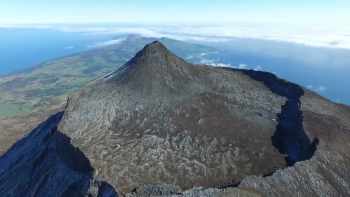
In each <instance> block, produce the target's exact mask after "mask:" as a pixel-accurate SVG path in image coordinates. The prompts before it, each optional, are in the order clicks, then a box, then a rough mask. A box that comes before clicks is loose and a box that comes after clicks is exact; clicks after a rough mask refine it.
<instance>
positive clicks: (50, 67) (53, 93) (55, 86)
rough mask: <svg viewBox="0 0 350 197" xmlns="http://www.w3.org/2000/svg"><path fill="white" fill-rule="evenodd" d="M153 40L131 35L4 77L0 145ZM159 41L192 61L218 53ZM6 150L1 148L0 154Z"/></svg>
mask: <svg viewBox="0 0 350 197" xmlns="http://www.w3.org/2000/svg"><path fill="white" fill-rule="evenodd" d="M154 40H157V39H156V38H145V37H141V36H137V35H130V36H129V37H128V38H127V39H126V40H124V41H122V42H121V43H120V44H116V45H110V46H105V47H101V48H97V49H93V50H89V51H85V52H80V53H76V54H72V55H68V56H65V57H60V58H56V59H52V60H48V61H44V62H40V63H38V64H35V65H32V66H29V67H27V68H24V69H21V70H18V71H16V72H14V73H11V74H8V75H6V76H5V77H1V78H0V92H1V95H0V111H1V113H0V127H1V128H2V129H1V134H2V135H1V137H0V143H1V141H2V140H4V139H12V137H13V140H14V141H12V140H10V141H11V143H13V142H15V141H16V140H17V139H18V136H17V135H18V132H20V133H21V134H20V136H23V134H24V133H25V132H26V131H29V130H31V129H33V128H34V127H35V126H37V124H38V123H40V122H42V121H43V120H44V119H45V117H47V116H48V115H49V114H52V113H56V112H57V111H59V110H60V109H62V108H63V107H64V105H65V103H66V100H67V95H68V94H70V93H71V92H73V91H74V90H76V89H78V88H80V87H81V86H83V85H84V84H86V83H88V82H89V81H91V80H93V79H95V78H97V77H99V76H103V75H105V74H107V73H109V72H111V71H113V70H116V69H118V68H119V67H120V66H121V65H123V64H124V63H125V62H126V61H127V60H129V59H130V58H132V57H133V56H134V55H135V54H136V52H137V51H139V50H141V49H142V48H143V47H144V46H145V45H146V44H147V43H150V42H152V41H154ZM159 40H161V41H162V43H164V44H165V45H166V46H167V47H168V48H169V49H171V50H172V51H173V52H174V53H175V54H176V55H178V56H180V57H182V58H184V59H186V60H187V61H189V62H195V61H198V60H199V56H200V54H201V53H209V52H215V51H218V50H217V49H215V48H212V47H208V46H203V45H198V44H191V43H186V42H181V41H177V40H173V39H169V38H161V39H159ZM23 120H25V121H23ZM13 135H16V136H13ZM11 136H12V137H11ZM1 144H3V143H1ZM3 148H4V146H1V148H0V154H1V152H2V151H3ZM7 148H8V147H7Z"/></svg>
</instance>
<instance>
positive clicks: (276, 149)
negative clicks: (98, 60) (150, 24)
mask: <svg viewBox="0 0 350 197" xmlns="http://www.w3.org/2000/svg"><path fill="white" fill-rule="evenodd" d="M62 115H63V113H60V114H56V115H55V116H53V117H51V118H49V119H48V120H47V121H46V122H44V123H43V124H41V125H40V126H39V127H38V128H37V129H36V130H34V131H32V132H31V133H30V134H29V135H28V137H26V138H24V140H21V141H19V142H18V143H16V144H15V145H14V146H13V148H11V149H10V151H8V152H7V153H6V154H5V155H4V156H3V157H1V158H0V164H1V165H2V166H4V168H3V169H6V170H2V171H0V182H4V183H6V184H4V185H0V194H2V195H1V196H10V194H14V193H15V194H18V196H34V195H35V194H43V195H42V196H45V195H44V194H45V193H46V192H47V191H48V190H50V189H51V188H54V186H55V191H54V192H55V193H56V194H57V195H65V194H71V193H72V192H75V193H76V194H82V195H83V194H87V193H90V194H91V195H92V196H105V195H99V194H100V192H101V193H103V194H108V193H112V194H113V195H115V191H114V189H116V190H117V191H118V192H120V193H122V192H126V193H129V192H131V191H134V192H136V193H137V194H138V195H140V196H150V195H155V194H159V195H167V194H169V195H170V194H174V193H178V192H182V191H183V190H185V189H189V188H193V187H196V186H202V187H205V188H212V187H215V188H216V189H208V190H203V192H207V193H206V195H207V196H222V195H224V194H227V195H231V194H232V195H236V194H237V195H238V196H241V195H240V193H239V192H249V191H252V193H254V194H261V195H262V196H280V195H285V196H288V195H291V192H294V191H296V192H297V193H298V194H297V195H299V192H303V193H305V194H307V195H308V196H312V195H314V193H315V192H317V194H319V193H322V194H324V196H326V195H328V196H340V195H343V196H348V195H347V194H349V193H350V192H349V189H348V188H347V187H346V185H345V184H344V182H346V181H348V182H349V177H350V172H349V171H348V170H347V166H348V164H349V163H350V160H349V158H350V157H348V150H349V143H348V141H349V140H350V137H349V135H348V134H347V133H346V132H344V131H347V129H349V128H348V126H346V124H347V123H346V122H349V121H350V119H349V117H350V115H349V112H347V111H346V110H343V107H341V106H340V105H335V104H333V103H331V102H329V101H327V100H325V99H323V98H322V97H320V96H317V95H316V96H315V94H314V93H312V92H310V91H308V90H306V89H303V88H302V87H300V86H298V85H296V84H293V83H290V82H287V81H284V80H282V79H279V78H277V77H276V76H274V75H272V74H270V73H266V72H255V71H248V70H236V69H231V68H217V67H210V66H204V65H191V64H188V63H187V62H185V61H183V60H182V59H181V58H179V57H177V56H175V55H174V54H173V53H171V52H170V51H168V50H167V49H166V48H165V47H164V45H162V44H161V43H160V42H157V41H156V42H153V43H151V44H148V45H147V46H146V47H144V48H143V49H142V50H141V51H140V52H139V53H137V54H136V56H135V57H134V58H133V59H131V60H130V61H129V62H127V63H126V64H125V65H124V66H123V67H122V68H120V69H118V70H117V71H116V72H114V73H111V74H109V75H107V76H105V77H103V78H100V79H98V80H95V81H93V82H91V83H89V84H87V85H86V86H84V87H83V88H81V89H80V90H78V91H75V92H74V93H72V94H71V95H70V96H69V100H68V104H67V107H66V109H65V111H64V115H63V116H62ZM339 117H340V118H339ZM61 118H62V120H61ZM334 125H337V126H334ZM349 131H350V129H349ZM330 135H331V136H330ZM315 137H318V139H315V140H313V141H312V143H311V141H310V139H313V138H315ZM319 142H320V145H319V146H318V144H319ZM72 145H73V146H72ZM316 150H317V154H315V155H314V153H315V152H316ZM335 153H336V154H335ZM19 156H20V159H17V157H19ZM310 158H311V160H312V162H303V163H301V164H300V165H299V164H297V165H294V166H293V167H290V168H288V169H285V170H280V171H277V172H276V170H277V169H280V168H284V167H287V166H291V165H293V164H294V163H295V162H300V161H303V160H308V159H310ZM334 160H337V161H339V162H340V163H341V164H342V165H338V164H336V165H333V163H334V162H331V161H334ZM77 161H78V162H77ZM75 163H80V164H84V165H73V164H75ZM17 169H20V171H18V170H17ZM56 169H61V171H60V172H57V170H56ZM275 172H276V173H275ZM272 173H274V174H273V175H272V176H269V175H271V174H272ZM68 175H69V176H68ZM78 175H79V176H78ZM251 175H255V176H251ZM263 175H266V177H256V176H263ZM62 177H63V178H65V179H62ZM318 177H321V178H319V179H317V180H316V178H318ZM333 177H335V178H333ZM338 177H343V178H344V179H339V178H338ZM10 178H11V179H10ZM328 179H331V181H329V182H328V181H327V180H328ZM8 180H10V181H8ZM62 180H64V181H62ZM241 180H242V182H241V184H240V185H239V187H237V188H229V189H227V190H226V191H227V192H226V193H225V190H221V189H220V188H225V187H234V186H236V185H237V183H239V181H241ZM300 180H302V182H303V184H300ZM101 181H102V182H101ZM104 181H105V182H104ZM316 182H317V185H319V186H317V187H315V183H316ZM276 183H278V184H276ZM57 185H59V186H57ZM149 185H151V186H149ZM152 185H153V186H152ZM154 185H156V186H154ZM148 186H149V187H148ZM315 188H317V189H315ZM334 188H336V189H334ZM51 190H52V189H51ZM97 190H98V194H97ZM153 192H155V193H153ZM189 192H197V191H193V190H190V191H189ZM199 192H202V190H201V191H198V193H199ZM208 192H209V193H208ZM210 192H214V193H215V192H216V193H215V194H213V193H210ZM228 192H229V193H228ZM273 192H275V193H273ZM29 194H33V195H29ZM95 194H96V195H95ZM187 194H188V195H189V196H191V195H192V194H190V193H187ZM250 194H251V193H245V195H247V196H251V195H250ZM193 195H194V196H196V194H195V193H193ZM203 195H204V194H203ZM292 195H293V194H292ZM39 196H40V195H39ZM46 196H47V195H46Z"/></svg>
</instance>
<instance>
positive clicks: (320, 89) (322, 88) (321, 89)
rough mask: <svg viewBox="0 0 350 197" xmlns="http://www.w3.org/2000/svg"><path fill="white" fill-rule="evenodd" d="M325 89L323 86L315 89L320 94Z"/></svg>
mask: <svg viewBox="0 0 350 197" xmlns="http://www.w3.org/2000/svg"><path fill="white" fill-rule="evenodd" d="M326 89H327V88H326V87H324V86H320V87H318V88H317V90H318V91H320V92H323V91H325V90H326Z"/></svg>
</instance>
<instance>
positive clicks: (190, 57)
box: [186, 55, 194, 59]
mask: <svg viewBox="0 0 350 197" xmlns="http://www.w3.org/2000/svg"><path fill="white" fill-rule="evenodd" d="M192 58H194V56H193V55H189V56H187V57H186V59H192Z"/></svg>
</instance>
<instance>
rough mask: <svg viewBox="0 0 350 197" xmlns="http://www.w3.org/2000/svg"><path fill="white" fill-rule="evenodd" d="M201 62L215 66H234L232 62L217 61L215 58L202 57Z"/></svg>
mask: <svg viewBox="0 0 350 197" xmlns="http://www.w3.org/2000/svg"><path fill="white" fill-rule="evenodd" d="M200 63H201V64H205V65H210V66H215V67H233V66H232V65H231V64H224V63H216V62H215V61H214V60H208V59H201V61H200Z"/></svg>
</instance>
